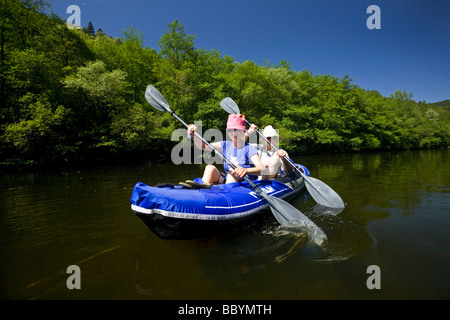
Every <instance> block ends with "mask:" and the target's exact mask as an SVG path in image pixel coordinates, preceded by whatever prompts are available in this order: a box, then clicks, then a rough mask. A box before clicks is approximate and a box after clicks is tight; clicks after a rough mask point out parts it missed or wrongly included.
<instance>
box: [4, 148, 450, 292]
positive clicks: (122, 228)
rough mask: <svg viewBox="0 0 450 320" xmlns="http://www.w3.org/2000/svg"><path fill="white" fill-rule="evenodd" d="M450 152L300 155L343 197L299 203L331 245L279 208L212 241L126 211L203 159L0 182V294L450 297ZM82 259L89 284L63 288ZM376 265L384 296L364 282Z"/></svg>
mask: <svg viewBox="0 0 450 320" xmlns="http://www.w3.org/2000/svg"><path fill="white" fill-rule="evenodd" d="M449 153H450V152H449V151H448V150H430V151H414V152H390V153H374V154H354V155H334V156H314V157H302V158H299V159H294V160H295V161H296V162H298V163H302V164H303V165H305V166H306V167H308V168H309V170H310V172H311V175H312V176H313V177H315V178H318V179H320V180H323V181H324V182H326V183H327V184H328V185H329V186H330V187H332V188H333V189H334V190H335V191H336V192H338V194H339V195H340V196H341V197H342V199H343V200H344V202H345V203H346V208H344V209H343V210H341V211H340V212H338V211H336V210H332V209H330V208H325V207H321V206H318V205H317V203H316V202H315V201H314V199H312V198H311V196H310V195H309V194H308V192H307V191H305V192H303V193H301V194H300V195H299V196H297V197H296V198H294V199H293V200H292V201H291V202H290V203H291V204H292V205H293V206H294V207H295V208H297V209H298V210H300V211H301V212H302V213H304V214H305V215H306V216H307V217H308V218H310V219H311V220H312V221H313V222H314V223H315V224H317V225H318V226H319V227H320V228H321V229H322V230H323V231H324V232H325V233H326V235H327V238H328V243H327V245H326V246H323V247H319V246H317V245H314V244H313V243H311V241H310V239H308V237H307V235H306V233H304V232H303V231H302V230H301V229H298V230H296V229H294V228H290V229H289V228H288V229H286V228H282V227H280V226H279V224H278V223H277V221H276V220H275V218H274V217H273V216H272V215H271V214H270V213H269V214H268V218H267V219H266V220H264V221H261V222H260V223H258V224H255V225H251V226H248V227H246V228H243V229H241V230H232V231H231V232H227V233H224V234H221V235H217V236H214V237H210V238H207V239H200V240H188V241H173V240H162V239H159V238H158V237H156V236H155V235H154V234H153V233H151V231H150V230H149V229H148V228H147V227H146V226H145V225H144V224H143V223H142V222H141V221H140V219H139V218H137V217H136V216H135V215H134V214H133V213H132V211H131V209H130V202H129V200H130V196H131V191H132V188H133V186H134V184H135V183H137V182H138V181H142V182H145V183H147V184H150V185H155V184H158V183H162V182H169V183H175V184H177V183H178V182H179V181H185V180H187V179H192V178H194V177H197V176H199V175H200V174H201V173H202V172H203V166H202V165H181V166H174V165H146V166H126V167H114V168H110V167H107V168H81V169H76V170H72V171H68V170H64V171H63V170H60V171H58V170H54V171H52V172H40V173H21V174H19V173H17V174H13V173H11V174H3V175H2V176H1V177H0V252H1V255H0V268H1V272H0V298H2V299H374V298H381V299H421V298H430V299H448V298H450V293H449V290H448V288H449V281H448V279H450V274H449V270H450V254H449V250H448V243H449V242H450V235H449V234H448V231H447V230H449V228H450V217H449V216H448V204H449V203H450V186H449V180H448V177H449V176H450V171H449V170H450V169H449V168H450V166H448V165H446V164H447V163H449V162H448V155H449ZM74 264H75V265H79V266H80V269H81V290H68V289H67V287H66V280H67V277H68V274H67V273H66V269H67V267H68V266H69V265H74ZM369 265H378V266H379V267H380V270H381V273H382V289H381V290H378V291H374V290H369V289H367V287H366V280H367V277H368V275H367V273H366V270H367V267H368V266H369ZM412 279H413V280H412Z"/></svg>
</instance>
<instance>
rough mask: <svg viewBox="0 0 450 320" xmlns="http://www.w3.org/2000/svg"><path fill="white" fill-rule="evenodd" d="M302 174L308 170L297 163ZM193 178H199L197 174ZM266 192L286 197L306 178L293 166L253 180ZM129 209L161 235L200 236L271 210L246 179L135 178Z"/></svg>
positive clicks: (254, 217) (299, 187)
mask: <svg viewBox="0 0 450 320" xmlns="http://www.w3.org/2000/svg"><path fill="white" fill-rule="evenodd" d="M299 167H300V168H301V170H303V172H304V173H305V175H309V172H308V170H307V169H306V168H305V167H303V166H299ZM194 181H196V182H197V181H198V182H201V179H199V178H197V179H195V180H194ZM254 183H255V184H256V185H258V186H259V187H260V188H261V189H262V190H263V191H264V192H265V193H267V194H269V195H270V196H273V197H279V198H282V199H285V200H289V199H290V198H292V197H293V196H295V195H296V194H298V193H299V192H300V191H302V190H304V188H305V182H304V180H303V178H302V177H301V175H300V174H299V173H298V172H297V171H296V170H294V171H293V172H292V173H291V174H289V175H286V176H284V177H279V178H275V179H273V180H255V181H254ZM130 202H131V209H132V211H133V212H134V213H135V214H136V215H137V216H138V217H139V218H140V219H141V220H142V221H143V222H144V223H145V224H146V225H147V226H148V227H149V228H150V230H152V231H153V232H154V233H155V234H156V235H157V236H159V237H160V238H163V239H196V238H197V239H199V238H204V237H207V236H211V235H214V234H218V233H221V232H224V231H226V230H229V229H231V228H235V227H239V226H243V225H246V224H249V223H252V222H255V221H258V220H260V219H262V218H264V217H266V216H267V214H265V213H268V212H270V210H265V209H268V208H269V205H268V203H267V201H265V200H263V199H261V198H260V197H259V196H258V195H257V193H255V192H254V191H253V189H252V187H251V186H250V185H249V184H248V183H247V182H245V181H242V182H236V183H229V184H220V185H213V186H211V187H210V188H208V189H206V188H201V189H187V188H184V187H183V186H175V185H172V184H161V185H158V186H149V185H147V184H145V183H142V182H138V183H137V184H136V185H135V186H134V189H133V193H132V195H131V200H130Z"/></svg>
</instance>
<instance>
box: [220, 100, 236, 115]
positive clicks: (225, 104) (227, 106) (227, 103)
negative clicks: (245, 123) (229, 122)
mask: <svg viewBox="0 0 450 320" xmlns="http://www.w3.org/2000/svg"><path fill="white" fill-rule="evenodd" d="M220 106H221V107H222V108H223V110H225V111H226V112H228V113H232V114H240V113H241V112H240V111H239V107H238V105H237V104H236V102H234V100H233V99H231V98H230V97H226V98H224V99H223V100H222V101H221V102H220Z"/></svg>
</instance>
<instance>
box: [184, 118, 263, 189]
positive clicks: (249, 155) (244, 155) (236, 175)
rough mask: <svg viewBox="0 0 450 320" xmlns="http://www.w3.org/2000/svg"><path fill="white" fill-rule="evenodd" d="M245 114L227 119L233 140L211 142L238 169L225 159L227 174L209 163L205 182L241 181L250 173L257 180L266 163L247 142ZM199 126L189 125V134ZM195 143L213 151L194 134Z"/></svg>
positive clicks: (204, 176) (204, 173)
mask: <svg viewBox="0 0 450 320" xmlns="http://www.w3.org/2000/svg"><path fill="white" fill-rule="evenodd" d="M244 119H245V116H244V115H241V114H230V115H229V116H228V121H227V134H228V137H229V138H230V139H231V141H228V140H227V141H220V142H214V143H211V145H212V146H213V147H214V148H215V149H216V150H217V151H218V152H220V153H221V154H223V156H224V157H225V158H227V159H228V160H230V161H231V162H232V163H233V164H234V165H235V166H236V169H231V168H230V167H229V166H228V163H227V162H226V161H224V163H223V168H224V170H225V172H226V174H224V173H222V172H220V171H219V170H218V169H217V168H216V167H215V166H214V165H211V164H209V165H207V166H206V168H205V171H204V172H203V177H202V180H203V182H204V183H205V184H208V185H209V184H213V183H216V184H222V183H232V182H238V181H241V180H242V178H243V177H244V176H245V175H246V174H248V177H249V178H250V179H252V180H256V179H257V178H258V175H260V174H261V171H262V170H264V168H265V167H264V165H263V163H262V162H261V159H260V158H259V155H258V151H257V150H256V149H255V147H253V146H251V145H250V144H248V143H247V142H245V139H244V137H245V131H246V128H245V120H244ZM195 130H197V127H196V126H195V125H193V124H190V125H189V126H188V129H187V131H188V136H189V137H192V135H193V132H194V131H195ZM194 144H195V146H196V147H197V148H199V149H200V150H207V151H212V149H210V148H209V147H208V146H207V145H205V144H204V143H203V142H202V141H201V140H200V139H199V138H197V137H196V136H195V135H194Z"/></svg>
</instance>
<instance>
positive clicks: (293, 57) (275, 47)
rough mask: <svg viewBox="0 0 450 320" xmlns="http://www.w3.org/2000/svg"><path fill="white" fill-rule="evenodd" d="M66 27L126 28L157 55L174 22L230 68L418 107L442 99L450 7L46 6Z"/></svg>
mask: <svg viewBox="0 0 450 320" xmlns="http://www.w3.org/2000/svg"><path fill="white" fill-rule="evenodd" d="M49 2H50V4H51V6H52V8H53V11H54V13H56V14H57V15H59V16H60V17H61V18H62V19H64V20H66V19H68V18H69V17H70V15H71V14H69V13H66V10H67V7H68V6H69V5H78V6H79V7H80V9H81V26H83V27H86V26H87V24H88V22H89V21H91V22H92V23H93V25H94V28H95V30H97V29H98V28H101V29H102V30H103V32H104V33H106V34H108V35H109V36H112V37H122V36H123V30H125V29H128V28H129V27H130V26H132V27H133V28H135V29H138V30H140V31H141V32H142V33H143V37H144V45H145V46H148V47H149V48H154V49H155V50H156V51H159V47H158V41H159V40H160V38H161V36H162V35H163V33H164V32H165V31H167V30H168V26H167V25H168V24H169V23H171V22H173V21H174V20H175V19H178V21H179V22H180V23H182V24H183V25H184V27H185V30H186V33H188V34H190V35H196V38H195V40H194V44H195V47H196V48H204V49H206V50H211V49H215V50H219V51H220V52H221V53H222V54H224V55H228V56H231V57H234V58H235V60H236V61H245V60H251V61H254V62H256V63H257V64H259V65H263V64H264V60H269V61H270V62H271V63H272V64H277V63H278V62H280V61H281V60H283V59H284V60H287V61H288V62H290V64H291V67H292V69H293V70H295V71H300V70H309V71H311V72H312V73H313V74H317V75H323V74H330V75H333V76H337V77H339V78H342V77H344V76H345V75H348V76H349V77H350V78H352V79H353V80H354V81H353V83H354V84H356V85H358V86H360V87H362V88H364V89H368V90H377V91H379V92H380V93H381V94H382V95H384V96H389V95H390V94H391V93H394V91H395V90H397V89H400V90H406V91H407V92H408V93H412V94H413V99H414V100H416V101H423V100H425V101H426V102H436V101H441V100H446V99H450V1H448V0H425V1H423V0H422V1H418V0H370V1H369V0H314V1H313V0H278V1H268V0H240V1H237V0H226V1H216V0H189V1H187V0H164V1H161V0H158V1H153V0H147V1H144V0H81V1H76V0H50V1H49ZM370 5H377V6H378V7H379V8H380V10H381V15H380V17H381V29H373V30H369V29H368V28H367V26H366V21H367V19H368V18H369V17H370V16H371V14H368V13H366V10H367V8H368V7H369V6H370Z"/></svg>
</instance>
